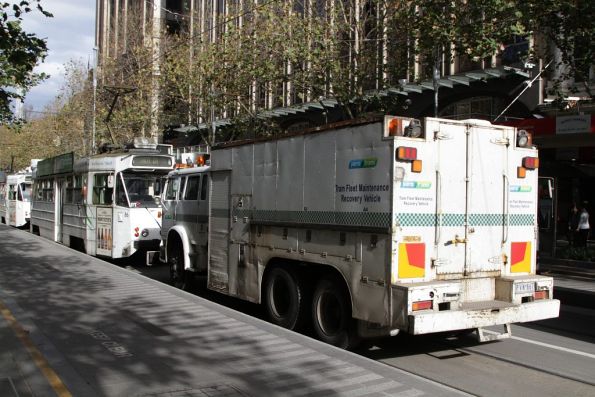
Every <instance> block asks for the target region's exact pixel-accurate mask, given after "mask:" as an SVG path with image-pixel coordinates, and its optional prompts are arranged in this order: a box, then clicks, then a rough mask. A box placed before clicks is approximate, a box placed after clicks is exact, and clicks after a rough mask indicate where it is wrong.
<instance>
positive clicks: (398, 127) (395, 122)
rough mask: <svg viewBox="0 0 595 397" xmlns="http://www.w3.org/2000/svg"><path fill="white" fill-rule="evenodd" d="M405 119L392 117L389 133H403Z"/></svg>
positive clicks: (391, 134)
mask: <svg viewBox="0 0 595 397" xmlns="http://www.w3.org/2000/svg"><path fill="white" fill-rule="evenodd" d="M402 131H403V121H402V120H401V119H390V120H389V121H388V135H389V136H397V135H403V133H402Z"/></svg>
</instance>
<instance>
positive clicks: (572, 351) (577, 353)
mask: <svg viewBox="0 0 595 397" xmlns="http://www.w3.org/2000/svg"><path fill="white" fill-rule="evenodd" d="M511 338H512V339H516V340H519V341H521V342H526V343H532V344H534V345H538V346H543V347H549V348H550V349H555V350H560V351H563V352H566V353H572V354H576V355H579V356H585V357H589V358H592V359H595V354H591V353H585V352H582V351H580V350H574V349H569V348H567V347H562V346H556V345H550V344H549V343H544V342H538V341H536V340H531V339H525V338H520V337H518V336H512V337H511Z"/></svg>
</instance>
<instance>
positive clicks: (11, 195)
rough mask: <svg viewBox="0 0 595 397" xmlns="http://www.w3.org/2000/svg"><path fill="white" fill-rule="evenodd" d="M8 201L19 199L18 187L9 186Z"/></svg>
mask: <svg viewBox="0 0 595 397" xmlns="http://www.w3.org/2000/svg"><path fill="white" fill-rule="evenodd" d="M8 199H9V200H16V199H17V189H16V185H8Z"/></svg>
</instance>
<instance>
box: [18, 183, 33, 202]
mask: <svg viewBox="0 0 595 397" xmlns="http://www.w3.org/2000/svg"><path fill="white" fill-rule="evenodd" d="M19 200H20V201H24V202H26V203H28V202H29V201H31V184H30V183H25V182H23V183H21V184H20V185H19Z"/></svg>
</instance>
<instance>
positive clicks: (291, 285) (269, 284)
mask: <svg viewBox="0 0 595 397" xmlns="http://www.w3.org/2000/svg"><path fill="white" fill-rule="evenodd" d="M264 303H265V307H266V311H267V315H268V318H269V320H270V321H271V322H272V323H274V324H277V325H279V326H281V327H284V328H288V329H292V330H293V329H299V328H300V327H301V326H302V325H303V322H304V317H306V316H305V311H306V310H304V306H305V305H304V291H303V287H302V284H301V282H300V280H299V278H298V277H297V275H296V274H295V273H294V272H291V271H289V270H287V269H285V268H282V267H276V268H274V269H272V270H271V272H270V273H269V274H268V275H267V277H266V281H265V287H264Z"/></svg>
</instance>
